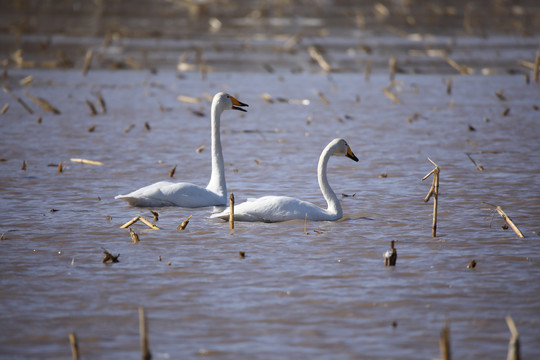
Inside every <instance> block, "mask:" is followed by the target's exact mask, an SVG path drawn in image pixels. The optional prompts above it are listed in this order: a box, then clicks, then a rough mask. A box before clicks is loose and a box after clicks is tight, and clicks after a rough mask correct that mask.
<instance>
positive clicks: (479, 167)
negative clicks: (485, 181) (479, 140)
mask: <svg viewBox="0 0 540 360" xmlns="http://www.w3.org/2000/svg"><path fill="white" fill-rule="evenodd" d="M465 155H467V157H468V158H469V160H471V161H472V163H473V164H474V166H476V170H478V171H484V167H483V166H482V165H478V164H477V163H476V161H475V160H474V159H473V158H472V156H471V154H469V153H465Z"/></svg>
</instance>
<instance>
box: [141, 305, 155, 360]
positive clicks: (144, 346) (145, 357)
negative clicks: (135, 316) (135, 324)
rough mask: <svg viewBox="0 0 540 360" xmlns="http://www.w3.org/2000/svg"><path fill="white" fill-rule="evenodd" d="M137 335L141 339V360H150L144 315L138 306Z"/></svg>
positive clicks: (142, 309)
mask: <svg viewBox="0 0 540 360" xmlns="http://www.w3.org/2000/svg"><path fill="white" fill-rule="evenodd" d="M139 334H140V337H141V354H142V360H151V359H152V354H151V353H150V348H149V347H148V327H147V326H146V315H145V313H144V308H143V307H142V306H139Z"/></svg>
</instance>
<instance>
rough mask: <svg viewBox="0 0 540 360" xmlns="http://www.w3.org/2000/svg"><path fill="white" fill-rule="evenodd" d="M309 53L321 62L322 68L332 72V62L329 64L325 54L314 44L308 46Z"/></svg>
mask: <svg viewBox="0 0 540 360" xmlns="http://www.w3.org/2000/svg"><path fill="white" fill-rule="evenodd" d="M307 50H308V53H309V55H310V56H311V57H312V58H313V60H315V61H316V62H317V64H319V66H320V67H321V69H323V70H324V71H326V72H331V71H332V67H331V66H330V64H328V61H326V59H325V58H324V56H323V54H322V53H321V52H320V51H319V50H318V49H317V48H316V47H315V46H313V45H311V46H308V49H307Z"/></svg>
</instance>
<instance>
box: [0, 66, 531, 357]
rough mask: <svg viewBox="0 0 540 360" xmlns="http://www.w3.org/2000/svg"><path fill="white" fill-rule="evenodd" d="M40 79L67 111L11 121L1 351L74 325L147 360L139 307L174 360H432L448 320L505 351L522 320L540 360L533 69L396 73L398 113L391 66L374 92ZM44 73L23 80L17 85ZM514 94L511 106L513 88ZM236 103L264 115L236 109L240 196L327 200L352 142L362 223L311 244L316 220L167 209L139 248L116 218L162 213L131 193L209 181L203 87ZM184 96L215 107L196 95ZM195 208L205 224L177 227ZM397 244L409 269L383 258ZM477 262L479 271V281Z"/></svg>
mask: <svg viewBox="0 0 540 360" xmlns="http://www.w3.org/2000/svg"><path fill="white" fill-rule="evenodd" d="M31 73H32V74H33V75H34V78H35V80H34V82H33V85H32V87H31V88H28V89H27V91H28V92H29V93H31V94H32V95H34V96H38V97H43V98H45V99H47V100H48V101H49V102H50V103H51V104H53V105H54V106H55V107H57V108H58V109H59V110H60V111H61V114H60V115H52V114H51V113H46V112H44V111H43V110H41V109H39V108H38V107H37V106H35V105H33V104H32V103H31V102H29V101H28V100H27V98H25V97H24V95H23V94H22V90H21V91H15V92H16V94H17V95H20V96H21V97H24V99H26V101H28V103H29V104H32V105H31V106H32V107H33V108H34V110H35V111H36V113H35V114H34V115H29V114H28V113H26V111H25V110H24V109H23V108H22V107H21V106H18V104H16V103H13V104H12V107H10V109H9V111H8V113H6V115H9V116H4V117H3V118H2V121H1V123H0V124H1V127H2V142H1V146H0V148H1V154H2V158H3V160H4V161H3V162H1V163H0V168H1V174H2V175H1V178H0V181H1V192H0V194H1V198H2V219H1V232H3V233H5V240H3V241H1V242H0V246H1V248H2V257H1V263H0V266H1V274H2V275H1V282H0V287H1V292H0V294H1V302H0V308H1V312H0V314H1V315H0V316H1V323H2V330H1V332H0V341H1V350H0V354H2V357H5V358H28V359H30V358H43V357H46V358H60V357H62V358H66V357H68V356H69V353H70V350H69V343H68V338H67V334H68V333H69V332H72V331H74V332H76V333H77V336H78V338H79V347H80V352H81V355H82V356H83V357H84V358H113V357H114V358H118V357H136V356H138V355H137V354H138V352H139V340H138V315H137V308H138V306H144V307H145V309H146V312H147V315H148V319H149V326H150V347H151V350H152V352H153V355H154V357H155V358H157V359H160V358H163V359H166V358H183V357H188V358H189V357H196V356H203V355H204V356H209V357H214V358H220V359H233V358H234V359H237V358H253V359H268V358H293V357H294V358H299V357H301V358H308V357H315V358H332V359H348V358H388V357H389V358H397V357H400V358H406V359H413V358H414V359H418V358H434V357H436V356H438V354H439V349H438V339H439V330H440V329H441V327H442V325H443V324H444V322H445V319H448V321H449V325H450V328H451V342H452V351H453V354H454V356H456V357H457V358H485V359H488V358H496V357H499V358H501V357H504V354H505V353H506V348H507V344H508V339H509V336H510V333H509V330H508V328H507V326H506V323H505V320H504V317H505V316H506V315H508V314H510V315H512V317H513V318H514V320H515V321H516V324H517V327H518V329H519V331H520V334H521V341H522V354H523V356H524V358H530V359H532V358H535V357H537V356H539V355H540V347H539V346H538V344H540V337H539V334H540V331H539V330H540V324H539V320H540V319H539V317H538V314H539V313H540V305H539V304H540V302H539V300H540V283H539V282H538V276H539V275H540V261H539V256H540V247H539V245H538V244H539V243H538V231H539V228H538V226H539V223H538V219H539V218H540V196H539V193H538V189H539V186H540V180H539V179H540V178H539V173H540V165H539V164H540V162H539V160H540V155H539V154H540V144H539V142H538V136H539V135H540V132H539V125H538V114H539V113H538V111H537V110H535V107H534V106H538V105H540V103H539V100H538V99H539V96H538V95H539V91H538V87H536V86H531V85H526V84H525V83H524V81H523V79H522V78H521V77H518V76H514V77H512V76H501V77H481V76H469V77H453V86H452V92H451V95H447V93H446V81H447V80H448V79H449V78H447V77H444V76H437V75H425V76H419V75H416V76H415V75H407V76H398V78H397V81H398V85H397V87H396V88H394V93H395V94H396V95H397V97H398V98H399V99H400V100H401V101H402V104H400V105H398V104H395V103H394V102H392V101H391V100H390V99H389V98H387V97H386V96H385V95H384V94H383V93H382V91H381V89H382V88H384V87H385V86H387V84H388V77H387V75H374V76H372V78H371V80H370V81H369V82H365V81H364V80H363V78H359V77H358V76H351V75H346V74H343V75H339V74H336V75H331V76H328V75H307V74H305V75H302V74H300V75H288V74H287V75H277V74H255V73H251V74H244V73H232V74H222V73H216V74H210V75H209V76H208V79H207V80H206V81H201V80H200V76H199V75H198V74H188V75H187V76H185V77H184V78H182V79H181V78H178V77H177V76H176V74H175V73H173V72H167V71H162V72H159V73H158V74H157V75H149V74H145V73H142V72H130V71H124V72H108V71H95V72H92V73H91V74H90V76H89V77H87V78H82V76H81V74H80V73H79V72H73V71H67V72H64V71H47V70H32V71H31ZM27 74H28V71H23V70H13V71H10V79H11V80H12V81H16V80H18V79H19V78H21V77H23V76H25V75H27ZM499 89H504V96H506V97H507V101H504V102H503V101H501V100H499V99H498V98H497V97H496V96H495V95H494V92H495V91H497V90H499ZM219 90H225V91H229V92H230V93H232V94H235V95H236V96H237V97H238V99H240V100H241V101H243V102H246V103H248V104H249V105H250V106H249V111H248V113H246V114H241V113H238V112H226V113H224V115H223V116H222V142H223V148H224V156H225V162H226V164H227V165H226V175H227V181H228V187H229V191H233V192H234V193H235V196H236V198H237V201H244V200H245V199H246V198H248V197H255V196H262V195H267V194H283V195H291V196H296V197H300V198H302V199H305V200H309V201H312V202H314V203H316V204H319V205H321V206H322V205H324V200H323V198H322V196H321V194H320V191H319V189H318V186H317V181H316V173H315V172H316V164H317V159H318V156H319V154H320V151H321V150H322V148H323V147H324V146H325V145H326V144H327V143H328V142H329V141H330V140H331V139H332V138H334V137H344V138H346V139H347V141H348V142H349V144H350V145H351V148H352V150H353V151H354V152H355V153H356V155H357V156H358V157H359V158H360V162H359V163H354V162H352V161H350V160H348V159H346V158H332V159H331V162H330V164H329V179H330V182H331V185H332V186H333V188H334V189H335V190H336V192H337V193H338V194H342V193H344V194H346V195H350V196H348V197H343V198H342V204H343V208H344V219H343V220H341V221H338V222H321V223H316V222H309V223H308V224H307V232H308V234H305V233H304V222H303V221H292V222H287V223H279V224H264V223H262V224H261V223H237V224H236V228H235V231H234V233H231V231H230V230H229V228H228V224H227V223H226V222H222V221H220V220H216V219H209V218H208V216H209V215H210V213H211V211H212V209H211V208H202V209H183V208H162V209H159V210H158V211H159V214H160V218H159V221H158V223H157V224H158V225H159V226H160V227H161V228H162V229H163V230H159V231H152V230H148V229H146V228H145V227H144V226H143V225H135V226H134V228H135V229H137V231H138V232H139V234H140V238H141V241H140V242H139V243H137V244H132V243H131V238H130V235H129V232H128V231H127V230H125V229H119V226H120V225H122V224H123V223H124V222H126V221H128V220H129V219H131V218H133V217H134V216H136V215H138V214H142V215H144V216H146V217H147V218H149V219H151V218H152V215H151V213H150V211H149V210H148V209H137V208H130V207H128V206H126V205H125V204H124V202H122V201H118V200H114V199H113V197H114V196H115V195H116V194H119V193H125V192H126V191H130V190H133V189H135V188H138V187H140V186H143V185H146V184H149V183H152V182H154V181H158V180H164V179H167V178H168V174H169V171H170V170H171V169H172V167H173V166H174V165H177V170H176V173H175V175H174V179H177V180H182V181H190V182H194V183H197V184H201V185H203V184H205V183H206V182H207V181H208V179H209V167H210V158H209V157H210V155H209V145H210V144H209V111H208V107H209V103H208V101H207V100H206V97H205V94H212V93H214V92H217V91H219ZM97 92H101V94H102V96H103V98H104V99H105V101H106V104H107V113H106V114H100V115H97V116H91V115H90V110H89V108H88V107H87V105H86V104H85V100H91V101H93V102H95V103H96V104H97V97H96V95H95V94H97ZM262 93H269V94H270V95H271V96H272V97H273V98H274V99H276V101H275V102H274V103H269V102H267V101H265V100H264V99H263V98H262V97H261V94H262ZM318 93H322V94H324V96H325V98H326V99H327V100H328V101H329V104H325V103H324V102H323V100H322V99H321V97H320V96H319V95H318ZM178 94H182V95H190V96H195V97H201V98H204V99H205V100H203V102H201V103H200V104H187V103H182V102H179V101H177V100H176V96H177V95H178ZM278 97H281V98H284V99H306V100H309V105H307V106H306V105H298V104H289V103H284V102H279V101H277V98H278ZM3 99H7V98H5V97H4V98H3ZM506 107H508V108H510V109H511V110H510V113H509V114H508V115H507V116H503V115H502V113H503V111H504V109H505V108H506ZM193 110H200V111H202V112H203V113H204V116H202V117H200V116H198V115H196V114H194V113H193ZM414 114H418V115H417V116H415V115H414ZM38 116H41V117H42V122H41V124H38V123H37V122H36V118H37V117H38ZM308 119H309V120H308ZM407 119H410V120H409V121H407ZM145 122H147V123H148V125H149V126H150V131H148V130H147V129H146V128H145V126H144V124H145ZM131 124H134V125H135V127H133V128H132V129H131V130H130V131H129V132H127V133H126V132H125V129H126V128H128V127H129V126H130V125H131ZM93 125H95V130H94V131H93V132H89V131H88V129H89V128H90V127H91V126H93ZM469 125H470V126H472V128H474V129H475V131H472V129H471V128H470V127H469ZM202 145H205V146H206V148H205V149H204V150H203V151H202V152H200V153H197V152H196V151H195V150H196V149H198V148H199V147H200V146H202ZM466 153H470V155H471V156H472V158H473V159H475V161H477V163H478V164H479V165H482V166H483V167H484V171H482V172H480V171H477V170H476V169H475V166H474V165H473V163H472V162H471V161H470V160H469V159H468V157H467V156H466ZM428 156H429V157H430V158H431V159H433V160H434V161H435V162H437V163H438V165H439V166H440V167H441V181H440V192H441V195H440V205H439V227H438V237H436V238H432V237H431V213H432V203H431V202H430V203H428V204H425V203H424V202H423V200H422V199H423V197H424V196H425V195H426V193H427V192H428V190H429V186H430V182H431V179H430V180H427V181H425V182H422V181H421V178H422V177H423V176H424V175H425V174H427V173H428V172H429V171H430V170H431V169H432V167H433V166H432V165H431V164H430V163H429V162H428V160H427V157H428ZM70 158H86V159H91V160H97V161H101V162H103V163H104V165H102V166H92V165H84V164H79V163H73V162H70V161H69V159H70ZM23 160H25V161H26V163H27V166H26V170H25V171H23V170H21V166H22V162H23ZM59 162H63V164H64V170H63V172H62V173H58V172H57V166H56V165H57V164H58V163H59ZM49 165H51V166H49ZM382 174H386V175H387V177H381V176H380V175H382ZM352 195H354V196H352ZM484 202H489V203H493V204H496V205H500V206H501V207H502V208H503V209H504V210H505V211H506V212H507V213H508V214H509V215H510V216H511V217H512V218H513V220H514V221H515V222H516V223H517V224H518V226H519V227H520V228H521V230H522V231H523V233H524V234H525V236H526V238H524V239H520V238H518V237H517V236H516V235H515V234H514V233H513V232H512V230H506V231H504V230H502V229H501V225H502V224H503V221H502V219H501V218H500V217H499V215H497V214H496V213H495V214H494V211H493V210H492V209H490V207H489V206H488V205H487V204H485V203H484ZM52 209H54V210H56V211H52ZM191 214H192V215H193V217H192V219H191V221H190V223H189V225H188V227H187V229H186V230H185V231H179V230H176V227H177V226H178V224H180V223H181V222H182V221H183V220H184V219H185V218H187V217H188V216H189V215H191ZM107 217H110V218H111V219H110V221H108V219H107ZM391 240H396V241H397V242H396V247H397V250H398V261H397V266H396V267H395V268H388V267H384V265H383V258H382V254H383V253H384V251H386V249H387V248H389V244H390V241H391ZM102 248H106V249H107V250H109V251H110V252H112V253H114V254H117V253H120V254H121V256H120V258H119V260H120V262H119V263H117V264H108V265H104V264H102V263H101V259H102V257H103V253H102V251H103V250H102ZM239 251H244V252H245V253H246V257H245V258H240V257H239V256H238V253H239ZM159 258H161V261H159ZM473 259H475V260H476V262H477V266H476V268H474V269H467V265H468V264H469V262H470V261H471V260H473Z"/></svg>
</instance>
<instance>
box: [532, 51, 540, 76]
mask: <svg viewBox="0 0 540 360" xmlns="http://www.w3.org/2000/svg"><path fill="white" fill-rule="evenodd" d="M539 73H540V47H539V48H538V50H537V51H536V59H534V69H533V79H534V82H535V83H536V84H538V74H539Z"/></svg>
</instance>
